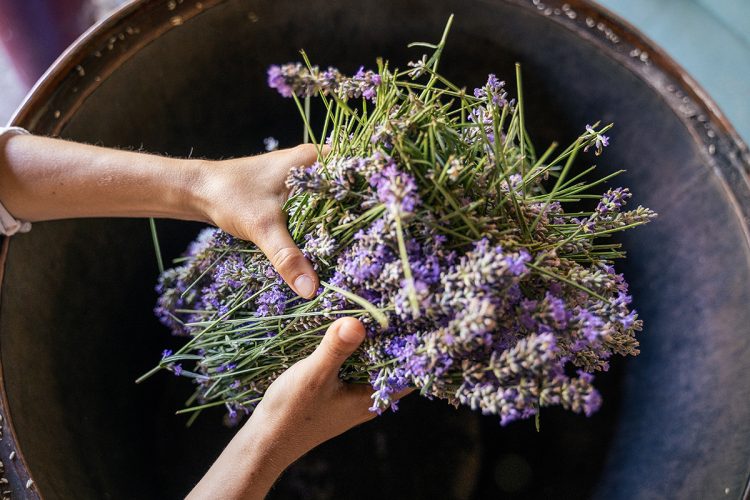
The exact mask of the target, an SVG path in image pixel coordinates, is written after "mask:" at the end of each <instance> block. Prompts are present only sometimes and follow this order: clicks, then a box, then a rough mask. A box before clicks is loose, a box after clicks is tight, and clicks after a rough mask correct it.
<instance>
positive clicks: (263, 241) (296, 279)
mask: <svg viewBox="0 0 750 500" xmlns="http://www.w3.org/2000/svg"><path fill="white" fill-rule="evenodd" d="M257 244H258V247H260V249H261V250H262V251H263V253H264V254H266V257H268V260H269V261H270V262H271V264H272V265H273V267H274V268H275V269H276V271H278V273H279V274H280V275H281V277H282V278H283V279H284V281H286V283H287V284H288V285H289V286H290V287H291V288H292V290H294V292H295V293H296V294H297V295H299V296H300V297H303V298H306V299H309V298H312V297H314V296H315V291H316V290H317V289H318V286H320V281H319V280H318V275H317V273H316V272H315V270H314V269H313V266H312V264H310V261H308V260H307V259H306V258H305V256H304V255H303V254H302V252H301V251H300V249H299V248H297V245H296V244H295V243H294V240H293V239H292V237H291V236H290V235H289V231H288V230H287V228H286V224H284V222H283V220H281V218H280V220H279V221H278V222H277V223H276V224H273V225H272V227H270V228H269V229H268V230H267V231H266V232H265V233H264V235H263V237H262V238H258V241H257Z"/></svg>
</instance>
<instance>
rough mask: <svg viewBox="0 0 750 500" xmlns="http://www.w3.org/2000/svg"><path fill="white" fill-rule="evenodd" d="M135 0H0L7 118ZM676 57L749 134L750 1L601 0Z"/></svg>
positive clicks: (2, 110) (2, 109) (1, 103)
mask: <svg viewBox="0 0 750 500" xmlns="http://www.w3.org/2000/svg"><path fill="white" fill-rule="evenodd" d="M127 1H128V0H0V42H1V43H0V123H2V124H5V123H6V122H7V121H8V120H9V119H10V117H11V116H12V114H13V111H14V110H15V109H16V108H17V107H18V105H19V104H20V103H21V101H22V100H23V98H24V96H25V95H26V93H27V92H28V90H29V89H30V88H31V87H32V86H33V84H34V82H36V80H37V79H38V78H39V77H40V76H41V75H42V74H43V73H44V71H45V70H46V68H47V67H48V66H49V65H50V64H52V62H53V61H54V60H55V59H56V58H57V56H58V55H60V53H61V52H62V51H63V50H64V49H65V48H66V47H67V46H68V45H69V44H70V43H72V42H73V41H74V40H75V39H76V38H77V37H78V35H80V34H81V33H83V32H84V31H85V30H86V29H88V27H90V26H91V25H93V24H94V23H96V22H97V21H99V20H101V19H102V18H104V17H106V16H107V15H108V14H109V13H110V12H111V11H112V10H114V9H116V8H117V7H119V6H120V5H122V4H124V3H127ZM599 3H600V4H602V5H603V6H605V7H606V8H608V9H610V10H611V11H612V12H614V13H616V14H617V15H619V16H620V17H622V18H623V19H625V20H626V21H628V22H630V23H631V24H633V25H634V26H635V27H636V28H638V29H639V30H641V31H642V32H643V33H644V34H645V35H646V36H648V37H649V38H651V39H652V40H654V41H655V42H656V43H657V44H659V45H660V46H661V47H662V48H664V49H665V50H666V51H667V52H668V53H669V54H670V55H671V56H672V57H673V58H674V59H676V60H677V62H678V63H679V64H681V65H682V66H683V67H684V68H685V69H686V70H687V71H688V72H689V73H690V74H691V75H692V76H693V77H694V78H695V79H696V80H697V81H698V83H700V84H701V85H702V86H703V88H704V89H706V90H707V91H708V93H709V95H711V97H713V99H714V100H715V101H716V102H717V103H718V105H719V107H720V108H721V109H722V111H723V112H724V113H725V114H726V115H727V116H728V117H729V119H730V121H731V122H732V123H733V124H734V126H735V128H736V129H737V130H738V132H739V133H740V135H741V136H742V137H743V139H744V140H745V142H750V104H748V102H750V64H748V62H750V1H748V0H600V2H599Z"/></svg>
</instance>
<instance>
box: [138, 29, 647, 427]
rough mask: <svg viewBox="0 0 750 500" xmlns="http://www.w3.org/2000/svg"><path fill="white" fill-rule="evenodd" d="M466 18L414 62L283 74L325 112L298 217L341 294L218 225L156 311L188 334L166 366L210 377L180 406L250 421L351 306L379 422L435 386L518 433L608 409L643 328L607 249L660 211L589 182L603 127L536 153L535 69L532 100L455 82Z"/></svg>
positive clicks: (299, 68) (346, 369)
mask: <svg viewBox="0 0 750 500" xmlns="http://www.w3.org/2000/svg"><path fill="white" fill-rule="evenodd" d="M449 27H450V21H449V24H448V26H447V27H446V32H445V33H444V35H443V38H442V40H441V42H440V43H439V44H437V45H432V46H431V47H435V52H434V53H433V55H432V56H431V57H429V58H428V57H427V56H423V57H422V59H421V60H419V61H417V62H414V63H410V64H409V67H408V69H407V70H405V71H399V70H392V69H390V68H389V67H388V63H387V62H384V61H378V71H377V72H374V71H365V70H364V68H360V69H359V71H357V72H356V73H355V74H354V75H353V76H345V75H343V74H342V73H341V72H339V71H338V70H336V69H335V68H328V69H327V70H325V71H321V70H320V69H319V68H318V67H316V66H312V65H310V64H309V62H307V60H306V61H305V64H302V63H291V64H285V65H282V66H272V67H271V68H270V69H269V71H268V83H269V86H270V87H272V88H274V89H276V90H277V91H278V92H279V93H280V94H281V95H282V96H284V97H293V98H295V100H297V99H299V98H310V97H312V96H316V95H317V96H319V97H320V98H321V99H322V100H323V102H324V105H325V109H326V113H325V116H324V117H323V124H322V130H323V133H322V134H320V137H325V136H326V135H328V141H327V142H328V143H329V144H330V145H331V152H330V153H329V154H328V155H327V156H325V157H320V158H319V161H318V162H317V163H315V164H314V165H312V166H310V167H299V168H296V169H294V170H293V171H292V172H291V174H290V177H289V180H288V185H289V187H290V189H291V195H290V198H289V200H288V202H287V204H286V206H285V209H286V210H287V212H288V214H289V227H290V231H291V233H292V235H293V237H294V238H295V240H296V241H297V243H298V244H299V245H300V248H302V250H303V252H304V253H305V255H306V256H307V257H308V258H309V259H310V260H311V261H312V263H313V265H314V266H315V268H316V270H317V272H318V273H319V275H320V277H321V280H322V283H323V287H322V288H321V290H319V293H318V295H317V296H316V297H315V298H314V299H312V300H310V301H304V300H302V299H300V298H298V297H297V296H296V295H294V293H293V292H292V291H291V290H290V289H289V288H288V287H287V286H286V285H285V284H284V282H283V280H282V279H281V277H280V276H279V275H278V273H276V271H275V270H274V269H273V267H272V266H271V265H270V263H269V262H268V261H267V259H265V257H264V256H263V254H262V253H261V252H260V251H258V250H257V248H256V247H255V246H254V245H252V244H251V243H248V242H244V241H238V240H236V239H234V238H232V237H231V236H229V235H227V234H225V233H223V232H221V231H219V230H216V229H208V230H206V231H204V232H203V233H201V235H200V236H199V238H198V239H197V240H196V242H195V243H194V244H192V245H191V247H190V248H189V249H188V251H187V253H186V255H185V256H184V257H183V259H182V260H181V261H180V262H179V265H177V266H176V267H173V268H172V269H169V270H167V271H165V272H164V273H163V274H162V276H161V279H160V283H159V286H158V287H157V290H158V291H159V294H160V298H159V302H158V305H157V308H156V313H157V316H158V317H159V318H160V320H161V321H162V322H163V323H164V324H165V325H166V326H168V327H169V328H170V329H171V330H172V332H173V333H174V334H176V335H182V336H186V337H187V338H188V339H189V340H188V342H187V343H186V344H185V345H184V346H183V347H182V348H181V349H179V350H177V351H176V352H172V351H164V352H163V353H162V356H161V361H160V362H159V365H158V367H157V368H156V369H155V370H152V372H149V374H151V373H153V372H154V371H156V370H157V369H167V370H170V371H171V372H173V373H174V374H175V375H181V376H185V377H189V378H191V379H192V380H193V381H194V382H195V384H196V386H197V387H196V391H195V394H194V396H193V398H191V400H190V402H189V403H188V406H187V408H185V409H184V410H181V411H180V412H181V413H193V417H194V416H196V415H197V414H198V413H199V412H200V411H202V410H204V409H206V408H210V407H213V406H216V407H223V408H224V409H225V410H226V411H227V412H228V415H229V420H231V421H232V422H236V421H238V419H239V418H240V417H241V416H242V415H247V414H249V413H251V412H252V411H253V409H254V407H255V405H256V404H257V403H258V401H260V399H261V398H262V396H263V393H264V391H265V390H266V389H267V387H268V386H269V385H270V384H271V383H272V382H273V380H275V378H276V377H278V376H279V375H280V374H281V373H282V372H283V371H284V370H285V369H286V368H288V367H289V366H290V365H291V364H293V363H294V362H296V361H297V360H300V359H302V358H304V357H305V356H307V355H309V354H310V353H311V352H312V351H313V350H314V349H315V347H316V346H317V344H318V343H319V341H320V337H321V335H322V334H323V333H324V331H325V329H326V328H327V327H328V325H330V324H331V323H332V322H333V321H334V320H335V319H336V318H337V317H340V316H342V315H349V316H355V317H358V318H360V319H361V320H362V321H363V322H364V323H365V326H366V328H367V332H368V336H367V340H366V341H365V343H364V345H363V346H362V348H361V349H360V350H359V351H358V352H357V353H355V355H354V356H353V357H352V358H351V359H349V360H348V361H347V362H346V363H345V364H344V366H343V368H342V373H341V376H342V377H343V378H344V379H346V380H349V381H352V382H359V383H368V384H370V385H371V386H372V388H373V405H372V408H371V409H372V411H376V412H381V411H383V410H384V409H385V408H387V407H389V406H391V407H393V408H395V404H394V403H395V402H394V401H392V396H393V395H394V394H396V393H397V392H399V391H401V390H402V389H404V388H406V387H416V388H418V389H420V392H421V394H423V395H424V396H426V397H437V398H440V399H445V400H447V401H449V402H450V403H452V404H456V405H460V404H463V405H467V406H469V407H471V408H474V409H477V410H479V411H481V412H483V413H486V414H493V415H497V416H498V417H499V419H500V422H501V423H502V424H503V425H505V424H507V423H509V422H512V421H514V420H518V419H523V418H528V417H531V416H534V415H537V416H538V412H539V409H540V408H542V407H546V406H553V405H559V406H562V407H563V408H566V409H568V410H571V411H574V412H578V413H584V414H586V415H590V414H592V413H593V412H595V411H596V410H597V409H598V408H599V406H600V405H601V397H600V395H599V393H598V391H597V390H596V388H595V387H594V385H593V381H594V376H593V373H595V372H597V371H606V370H607V369H608V368H609V360H610V358H611V357H612V355H614V354H619V355H635V354H637V353H638V341H637V339H636V333H637V332H638V331H640V330H641V329H642V322H641V320H640V319H639V318H638V315H637V313H636V312H635V310H633V309H632V307H631V302H632V299H631V297H630V296H629V295H628V285H627V283H626V281H625V279H624V277H623V276H622V275H621V274H617V273H616V271H615V270H614V267H613V260H614V259H617V258H621V257H622V256H623V255H624V254H623V252H622V251H621V250H620V249H619V245H618V244H616V243H606V242H604V240H603V238H606V237H608V236H610V235H611V234H613V233H614V232H617V231H620V230H624V229H629V228H632V227H635V226H638V225H641V224H645V223H647V222H649V221H650V220H652V219H653V217H654V216H655V214H654V213H653V212H652V211H651V210H649V209H646V208H643V207H637V208H636V209H634V210H625V206H626V203H627V202H628V201H630V199H631V197H632V194H631V193H630V191H629V190H628V189H627V188H615V189H609V190H608V191H606V192H605V193H604V195H596V194H594V192H593V189H594V188H595V187H598V186H599V184H601V183H602V182H605V181H608V180H609V179H610V178H611V176H606V177H604V178H602V179H599V180H595V181H588V180H586V181H584V178H585V177H584V175H585V174H590V173H591V171H592V170H593V167H591V168H589V169H584V170H583V171H582V172H580V173H575V172H576V170H575V166H576V164H575V162H576V159H577V158H578V156H579V154H583V153H585V152H586V151H588V150H589V149H590V148H594V150H595V153H596V154H597V155H598V154H600V153H601V152H602V149H603V148H604V147H605V146H607V145H608V144H609V138H608V136H607V135H605V132H607V131H608V130H609V128H610V126H609V125H608V126H604V127H599V126H598V124H596V125H594V126H589V125H587V126H586V128H585V132H584V133H583V134H581V135H580V136H579V137H578V139H577V140H576V141H574V143H573V144H571V145H570V146H568V147H567V148H565V149H564V150H563V151H562V152H560V153H555V152H556V145H552V146H550V147H549V148H548V149H547V150H545V152H544V153H543V154H542V156H540V157H537V156H536V154H535V149H534V147H533V144H532V143H531V141H530V139H529V135H528V132H527V131H526V129H525V124H524V114H523V113H524V102H523V95H522V93H521V92H520V87H521V81H520V73H519V74H518V75H517V80H516V81H517V84H518V87H519V94H518V99H517V101H516V100H514V99H510V98H509V96H508V93H507V90H506V89H505V84H504V82H502V81H500V80H499V79H498V78H497V77H496V76H495V75H489V77H488V79H487V81H486V82H485V83H484V84H483V85H482V86H480V87H478V88H477V89H475V90H474V92H473V93H467V92H465V91H464V90H463V89H461V88H460V87H458V86H457V85H455V84H453V83H452V82H450V81H448V80H447V79H445V78H444V77H443V76H442V75H440V74H439V73H437V66H438V62H439V59H440V54H441V53H442V50H443V48H444V45H445V38H446V35H447V32H448V29H449ZM419 45H420V46H430V45H429V44H419ZM357 99H359V100H361V103H362V106H354V105H353V104H352V102H353V101H355V100H357ZM296 102H297V105H298V107H299V109H300V110H302V108H301V106H299V101H298V100H297V101H296ZM302 111H303V119H304V123H305V126H306V127H307V128H310V124H311V120H310V117H309V115H307V114H305V112H304V110H302ZM310 135H311V137H314V135H313V134H312V133H311V134H310ZM318 146H320V145H318ZM319 150H320V149H319ZM600 192H601V191H600ZM592 198H593V199H596V204H595V206H594V207H593V208H592V209H590V210H586V208H585V206H586V205H585V202H586V200H589V199H592ZM187 364H192V365H194V367H193V368H191V369H185V368H183V366H186V365H187ZM149 374H147V375H149Z"/></svg>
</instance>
